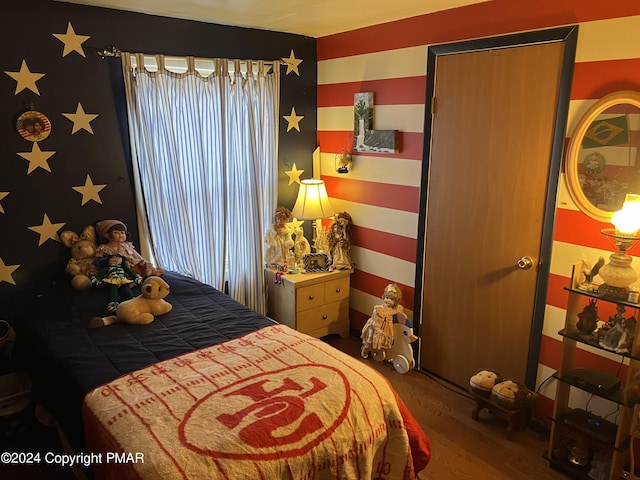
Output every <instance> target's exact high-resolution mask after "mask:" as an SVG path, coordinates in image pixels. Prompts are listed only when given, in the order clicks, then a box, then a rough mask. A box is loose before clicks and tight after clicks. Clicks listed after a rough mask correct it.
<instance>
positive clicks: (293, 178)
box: [284, 162, 304, 186]
mask: <svg viewBox="0 0 640 480" xmlns="http://www.w3.org/2000/svg"><path fill="white" fill-rule="evenodd" d="M302 172H304V170H298V169H297V167H296V164H295V162H294V163H293V168H292V169H291V170H287V171H285V172H284V173H286V174H287V176H288V177H289V183H288V185H287V186H289V185H291V184H292V183H293V182H296V183H298V184H299V183H300V175H302Z"/></svg>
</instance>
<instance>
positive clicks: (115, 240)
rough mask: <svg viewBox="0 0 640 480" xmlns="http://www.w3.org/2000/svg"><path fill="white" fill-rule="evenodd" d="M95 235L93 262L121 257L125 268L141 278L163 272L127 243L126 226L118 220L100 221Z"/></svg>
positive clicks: (131, 244)
mask: <svg viewBox="0 0 640 480" xmlns="http://www.w3.org/2000/svg"><path fill="white" fill-rule="evenodd" d="M96 234H97V236H98V242H99V243H100V244H99V245H98V247H97V248H96V254H95V261H96V262H97V261H98V260H99V259H101V258H103V257H106V256H108V255H122V257H123V258H124V259H125V260H126V263H127V266H128V267H129V268H131V270H133V271H134V272H135V273H136V274H138V275H140V276H141V277H145V278H146V277H148V276H151V275H156V276H157V275H162V274H163V273H164V270H161V269H156V268H154V266H153V265H152V264H151V263H149V262H148V261H147V260H145V259H144V258H143V257H142V255H140V254H139V253H138V252H137V250H136V249H135V247H134V246H133V243H131V242H129V241H127V237H128V231H127V226H126V225H125V224H124V223H123V222H121V221H120V220H101V221H99V222H97V223H96Z"/></svg>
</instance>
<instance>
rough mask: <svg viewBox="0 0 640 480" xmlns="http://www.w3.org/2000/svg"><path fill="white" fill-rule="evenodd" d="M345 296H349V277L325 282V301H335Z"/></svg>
mask: <svg viewBox="0 0 640 480" xmlns="http://www.w3.org/2000/svg"><path fill="white" fill-rule="evenodd" d="M345 298H349V277H343V278H338V279H336V280H331V281H329V282H327V283H325V289H324V301H325V302H327V303H330V302H337V301H339V300H344V299H345Z"/></svg>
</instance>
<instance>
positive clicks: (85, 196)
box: [71, 175, 106, 206]
mask: <svg viewBox="0 0 640 480" xmlns="http://www.w3.org/2000/svg"><path fill="white" fill-rule="evenodd" d="M104 187H106V185H94V184H93V181H92V180H91V177H90V176H89V175H87V179H86V180H85V182H84V186H80V185H79V186H77V187H71V188H73V189H74V190H75V191H76V192H79V193H81V194H82V203H81V204H80V206H82V205H84V204H85V203H87V202H88V201H89V200H94V201H96V202H97V203H100V204H102V199H101V198H100V195H99V192H100V190H102V189H103V188H104Z"/></svg>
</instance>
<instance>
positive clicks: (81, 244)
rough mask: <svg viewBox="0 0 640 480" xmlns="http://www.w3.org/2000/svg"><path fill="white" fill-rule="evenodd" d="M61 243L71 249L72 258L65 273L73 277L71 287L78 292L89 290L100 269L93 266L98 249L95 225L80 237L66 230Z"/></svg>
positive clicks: (85, 230) (61, 235)
mask: <svg viewBox="0 0 640 480" xmlns="http://www.w3.org/2000/svg"><path fill="white" fill-rule="evenodd" d="M60 241H61V242H62V244H63V245H64V246H65V247H67V248H69V249H71V258H70V259H69V261H68V262H67V266H66V267H65V272H67V273H68V274H69V275H71V277H72V278H71V286H72V287H73V288H74V289H76V290H88V289H89V288H91V279H92V277H93V276H94V275H95V274H96V273H98V267H96V266H95V265H94V264H93V257H94V256H95V253H96V249H97V248H98V244H97V240H96V230H95V228H94V227H93V225H89V226H86V227H85V228H84V229H83V230H82V232H81V233H80V235H78V234H77V233H76V232H72V231H71V230H65V231H64V232H61V233H60Z"/></svg>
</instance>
